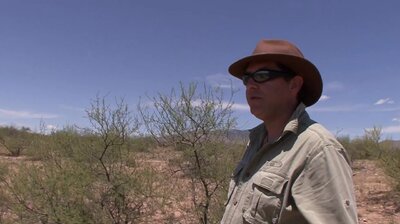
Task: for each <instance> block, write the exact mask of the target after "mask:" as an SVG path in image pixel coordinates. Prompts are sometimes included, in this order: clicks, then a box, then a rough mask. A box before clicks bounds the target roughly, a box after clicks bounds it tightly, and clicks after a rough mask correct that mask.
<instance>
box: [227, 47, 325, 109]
mask: <svg viewBox="0 0 400 224" xmlns="http://www.w3.org/2000/svg"><path fill="white" fill-rule="evenodd" d="M252 61H272V62H276V63H279V64H282V65H284V66H286V67H288V68H289V69H290V70H292V71H293V72H294V73H295V74H296V75H300V76H302V77H303V80H304V84H303V89H302V91H303V94H302V98H301V100H302V102H303V103H304V104H305V105H306V106H311V105H313V104H314V103H316V102H317V101H318V99H319V98H320V97H321V94H322V79H321V75H320V74H319V71H318V69H317V67H315V65H314V64H313V63H311V62H310V61H308V60H307V59H305V58H304V56H303V54H302V53H301V51H300V50H299V48H297V47H296V46H295V45H294V44H292V43H290V42H288V41H286V40H261V41H260V42H258V44H257V46H256V48H255V49H254V51H253V53H252V55H250V56H247V57H244V58H242V59H240V60H238V61H236V62H235V63H233V64H232V65H231V66H229V72H230V73H231V74H232V75H233V76H235V77H237V78H239V79H241V77H242V76H243V75H244V73H245V72H246V69H247V66H248V65H249V63H250V62H252Z"/></svg>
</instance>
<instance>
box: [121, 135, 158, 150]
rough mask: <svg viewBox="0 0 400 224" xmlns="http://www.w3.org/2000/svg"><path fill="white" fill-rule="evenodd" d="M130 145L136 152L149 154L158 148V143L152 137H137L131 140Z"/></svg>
mask: <svg viewBox="0 0 400 224" xmlns="http://www.w3.org/2000/svg"><path fill="white" fill-rule="evenodd" d="M128 145H129V148H131V149H132V150H134V151H136V152H149V151H151V149H154V148H156V146H157V143H156V141H154V139H153V138H152V137H150V136H135V137H132V138H130V139H129V142H128Z"/></svg>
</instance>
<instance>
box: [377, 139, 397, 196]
mask: <svg viewBox="0 0 400 224" xmlns="http://www.w3.org/2000/svg"><path fill="white" fill-rule="evenodd" d="M384 147H387V149H386V150H385V151H384V152H385V153H384V154H383V155H382V156H381V159H380V161H381V164H382V166H383V167H384V168H385V171H386V173H387V174H388V175H389V176H391V177H392V178H393V179H394V181H395V183H396V190H397V191H398V192H400V148H395V147H393V146H391V145H385V146H384Z"/></svg>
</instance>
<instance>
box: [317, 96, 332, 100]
mask: <svg viewBox="0 0 400 224" xmlns="http://www.w3.org/2000/svg"><path fill="white" fill-rule="evenodd" d="M330 98H331V97H330V96H327V95H322V96H321V97H320V98H319V101H327V100H329V99H330Z"/></svg>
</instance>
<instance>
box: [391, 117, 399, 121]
mask: <svg viewBox="0 0 400 224" xmlns="http://www.w3.org/2000/svg"><path fill="white" fill-rule="evenodd" d="M392 121H397V122H400V118H397V117H395V118H393V119H392Z"/></svg>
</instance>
